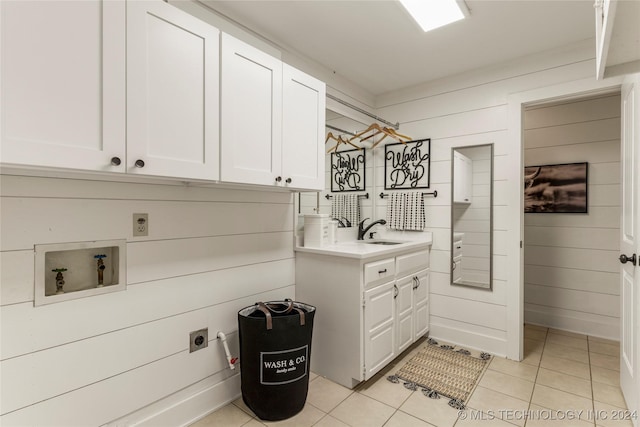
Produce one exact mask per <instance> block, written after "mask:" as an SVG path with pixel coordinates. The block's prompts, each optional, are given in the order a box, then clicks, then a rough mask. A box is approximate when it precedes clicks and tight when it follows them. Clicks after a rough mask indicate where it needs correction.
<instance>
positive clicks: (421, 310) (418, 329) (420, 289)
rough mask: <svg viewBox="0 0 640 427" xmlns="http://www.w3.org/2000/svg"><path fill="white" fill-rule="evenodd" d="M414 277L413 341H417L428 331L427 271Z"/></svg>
mask: <svg viewBox="0 0 640 427" xmlns="http://www.w3.org/2000/svg"><path fill="white" fill-rule="evenodd" d="M415 277H416V285H415V286H416V287H415V289H414V292H413V298H414V300H413V304H414V309H413V315H414V319H415V327H414V331H415V332H414V340H417V339H418V338H420V337H421V336H423V335H425V334H426V333H427V332H428V331H429V270H423V271H421V272H419V273H418V274H416V276H415Z"/></svg>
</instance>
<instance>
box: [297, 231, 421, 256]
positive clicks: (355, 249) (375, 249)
mask: <svg viewBox="0 0 640 427" xmlns="http://www.w3.org/2000/svg"><path fill="white" fill-rule="evenodd" d="M375 240H384V241H390V242H402V243H399V244H397V245H376V244H371V243H364V242H367V241H371V240H352V241H346V242H338V243H336V244H333V245H327V246H322V247H296V248H295V250H296V252H306V253H313V254H319V255H329V256H340V257H345V258H357V259H366V258H374V257H378V256H381V255H395V254H399V253H402V252H408V251H413V250H420V249H426V248H428V247H429V246H431V244H432V243H433V240H432V238H431V234H430V233H429V237H428V238H423V239H420V240H403V239H394V238H389V239H387V238H385V239H374V241H375Z"/></svg>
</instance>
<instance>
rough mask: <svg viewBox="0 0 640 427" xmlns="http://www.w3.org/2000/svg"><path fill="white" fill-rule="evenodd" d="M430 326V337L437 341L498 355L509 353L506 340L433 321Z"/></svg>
mask: <svg viewBox="0 0 640 427" xmlns="http://www.w3.org/2000/svg"><path fill="white" fill-rule="evenodd" d="M430 328H431V332H430V334H429V337H430V338H433V339H435V340H436V341H445V342H448V343H450V344H455V345H458V346H460V347H466V348H469V349H472V350H478V351H484V352H487V353H490V354H491V355H493V356H498V357H505V355H506V354H507V342H506V340H503V339H500V338H496V337H491V336H488V335H484V334H478V333H474V332H469V331H465V330H463V329H458V328H453V327H451V326H446V325H439V324H437V323H436V324H434V323H431V325H430Z"/></svg>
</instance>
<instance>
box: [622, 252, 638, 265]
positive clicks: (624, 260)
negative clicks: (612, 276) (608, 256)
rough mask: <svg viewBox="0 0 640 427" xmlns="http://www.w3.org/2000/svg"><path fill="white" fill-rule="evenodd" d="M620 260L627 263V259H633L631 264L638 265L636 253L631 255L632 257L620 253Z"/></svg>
mask: <svg viewBox="0 0 640 427" xmlns="http://www.w3.org/2000/svg"><path fill="white" fill-rule="evenodd" d="M619 259H620V262H621V263H623V264H626V263H627V261H631V264H633V265H636V254H633V255H631V256H630V257H628V256H626V255H625V254H622V255H620V258H619Z"/></svg>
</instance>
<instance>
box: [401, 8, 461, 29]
mask: <svg viewBox="0 0 640 427" xmlns="http://www.w3.org/2000/svg"><path fill="white" fill-rule="evenodd" d="M399 1H400V4H402V6H404V8H405V9H407V12H409V14H410V15H411V16H412V17H413V19H414V20H415V21H416V22H417V23H418V25H420V28H422V30H423V31H425V32H426V31H430V30H433V29H435V28H439V27H442V26H444V25H447V24H450V23H452V22H455V21H459V20H461V19H464V17H465V15H466V14H465V13H464V11H463V8H464V5H463V4H460V3H458V2H457V1H456V0H399Z"/></svg>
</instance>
